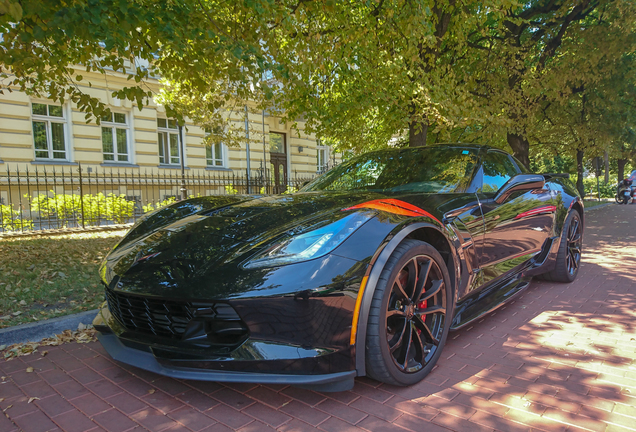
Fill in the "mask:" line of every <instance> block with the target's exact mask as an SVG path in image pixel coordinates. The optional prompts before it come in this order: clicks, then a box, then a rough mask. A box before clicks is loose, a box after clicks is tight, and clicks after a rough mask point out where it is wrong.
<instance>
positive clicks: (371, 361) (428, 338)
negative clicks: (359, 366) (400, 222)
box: [367, 240, 451, 385]
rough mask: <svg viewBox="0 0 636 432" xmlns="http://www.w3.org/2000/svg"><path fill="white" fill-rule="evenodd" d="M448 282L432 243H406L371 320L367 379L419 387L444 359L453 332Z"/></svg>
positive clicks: (388, 270)
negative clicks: (444, 350) (445, 346)
mask: <svg viewBox="0 0 636 432" xmlns="http://www.w3.org/2000/svg"><path fill="white" fill-rule="evenodd" d="M449 280H450V279H449V277H448V271H447V270H446V266H445V265H444V261H443V259H442V257H441V255H440V254H439V253H438V252H437V251H436V250H435V249H434V248H433V247H432V246H431V245H429V244H428V243H424V242H421V241H417V240H406V241H405V242H404V243H402V244H401V245H400V246H398V248H396V250H395V251H394V253H393V255H392V256H391V258H390V259H389V261H388V262H387V265H386V266H385V269H384V270H383V272H382V275H381V276H380V280H379V282H378V287H377V288H376V292H375V294H374V299H373V303H372V306H371V311H370V314H369V328H368V330H367V373H368V374H369V375H370V376H371V377H373V378H375V379H377V380H379V381H383V382H386V383H389V384H394V385H409V384H413V383H415V382H418V381H420V380H421V379H422V378H424V377H425V376H426V375H427V374H428V373H429V372H430V371H431V370H432V368H433V366H434V365H435V363H436V361H437V359H438V358H439V356H440V354H441V350H442V347H443V346H444V343H445V341H446V337H447V335H448V332H449V328H450V321H451V317H450V316H447V315H449V314H450V310H451V309H450V308H449V305H450V298H451V297H450V295H449V293H450V292H451V291H450V289H451V287H450V286H449Z"/></svg>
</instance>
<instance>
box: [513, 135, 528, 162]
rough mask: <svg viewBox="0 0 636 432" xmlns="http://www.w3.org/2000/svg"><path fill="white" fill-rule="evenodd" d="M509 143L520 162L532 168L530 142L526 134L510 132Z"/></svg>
mask: <svg viewBox="0 0 636 432" xmlns="http://www.w3.org/2000/svg"><path fill="white" fill-rule="evenodd" d="M508 145H509V146H510V148H511V149H512V152H513V153H512V154H513V155H514V156H515V157H516V158H517V159H519V162H521V163H522V164H523V165H524V166H525V167H526V168H530V143H529V142H528V139H527V138H526V137H525V136H522V135H518V134H513V133H510V132H508Z"/></svg>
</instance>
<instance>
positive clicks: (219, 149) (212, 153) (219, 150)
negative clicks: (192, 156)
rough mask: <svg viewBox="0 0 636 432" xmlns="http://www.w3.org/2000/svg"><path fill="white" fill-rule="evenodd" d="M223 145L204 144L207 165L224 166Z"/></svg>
mask: <svg viewBox="0 0 636 432" xmlns="http://www.w3.org/2000/svg"><path fill="white" fill-rule="evenodd" d="M224 147H225V146H224V145H223V144H206V146H205V162H206V164H207V166H216V167H222V166H224V158H223V153H224V151H223V150H224Z"/></svg>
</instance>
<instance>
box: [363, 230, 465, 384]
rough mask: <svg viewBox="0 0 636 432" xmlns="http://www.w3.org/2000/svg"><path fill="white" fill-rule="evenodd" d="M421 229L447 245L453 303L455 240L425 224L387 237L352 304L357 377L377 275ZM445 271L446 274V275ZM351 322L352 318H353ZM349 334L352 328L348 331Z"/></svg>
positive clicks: (449, 233)
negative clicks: (355, 305)
mask: <svg viewBox="0 0 636 432" xmlns="http://www.w3.org/2000/svg"><path fill="white" fill-rule="evenodd" d="M421 229H434V230H435V231H437V232H438V233H439V234H441V235H442V236H443V237H444V239H445V240H446V241H447V242H448V246H449V249H450V251H451V257H452V260H453V269H452V270H453V273H455V278H454V287H453V293H454V295H453V305H454V304H455V302H456V300H457V299H456V298H455V297H456V293H457V284H458V283H459V276H460V275H459V268H460V267H459V266H460V263H459V257H458V256H457V252H456V251H457V247H458V246H459V240H458V239H457V238H455V235H454V232H453V231H452V230H445V229H444V228H443V225H437V224H435V223H429V222H414V223H411V224H409V225H407V226H404V225H402V226H400V227H398V228H396V229H395V230H394V232H392V233H391V234H390V235H389V236H387V237H386V239H385V240H384V242H383V243H382V244H381V245H380V247H379V248H378V250H377V251H376V253H375V254H374V255H373V258H372V259H371V262H370V263H369V266H368V267H367V272H366V275H365V277H364V279H365V280H366V284H364V287H363V291H362V293H358V296H360V295H361V296H362V298H361V299H358V300H357V301H356V303H359V307H358V314H357V317H358V318H357V326H355V327H354V328H355V329H357V330H356V335H355V346H356V349H355V357H356V358H355V366H356V372H357V375H358V376H363V375H366V363H365V351H366V338H367V323H368V320H369V309H370V308H371V302H372V300H373V295H374V293H375V289H376V286H377V284H378V281H379V279H380V274H381V273H382V270H383V269H384V266H385V265H386V263H387V261H388V260H389V257H390V256H391V254H392V253H393V251H394V250H395V249H396V248H397V247H398V245H399V244H400V243H402V241H403V240H404V239H406V238H407V237H409V235H411V234H413V233H415V232H416V231H418V230H421ZM450 270H451V269H449V273H450ZM354 319H355V315H354ZM354 324H355V323H354ZM352 330H353V328H352Z"/></svg>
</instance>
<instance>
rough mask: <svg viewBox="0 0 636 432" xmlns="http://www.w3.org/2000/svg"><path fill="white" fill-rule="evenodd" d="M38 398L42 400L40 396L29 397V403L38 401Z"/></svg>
mask: <svg viewBox="0 0 636 432" xmlns="http://www.w3.org/2000/svg"><path fill="white" fill-rule="evenodd" d="M36 400H40V398H39V397H31V398H29V401H28V402H27V403H31V402H33V401H36Z"/></svg>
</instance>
